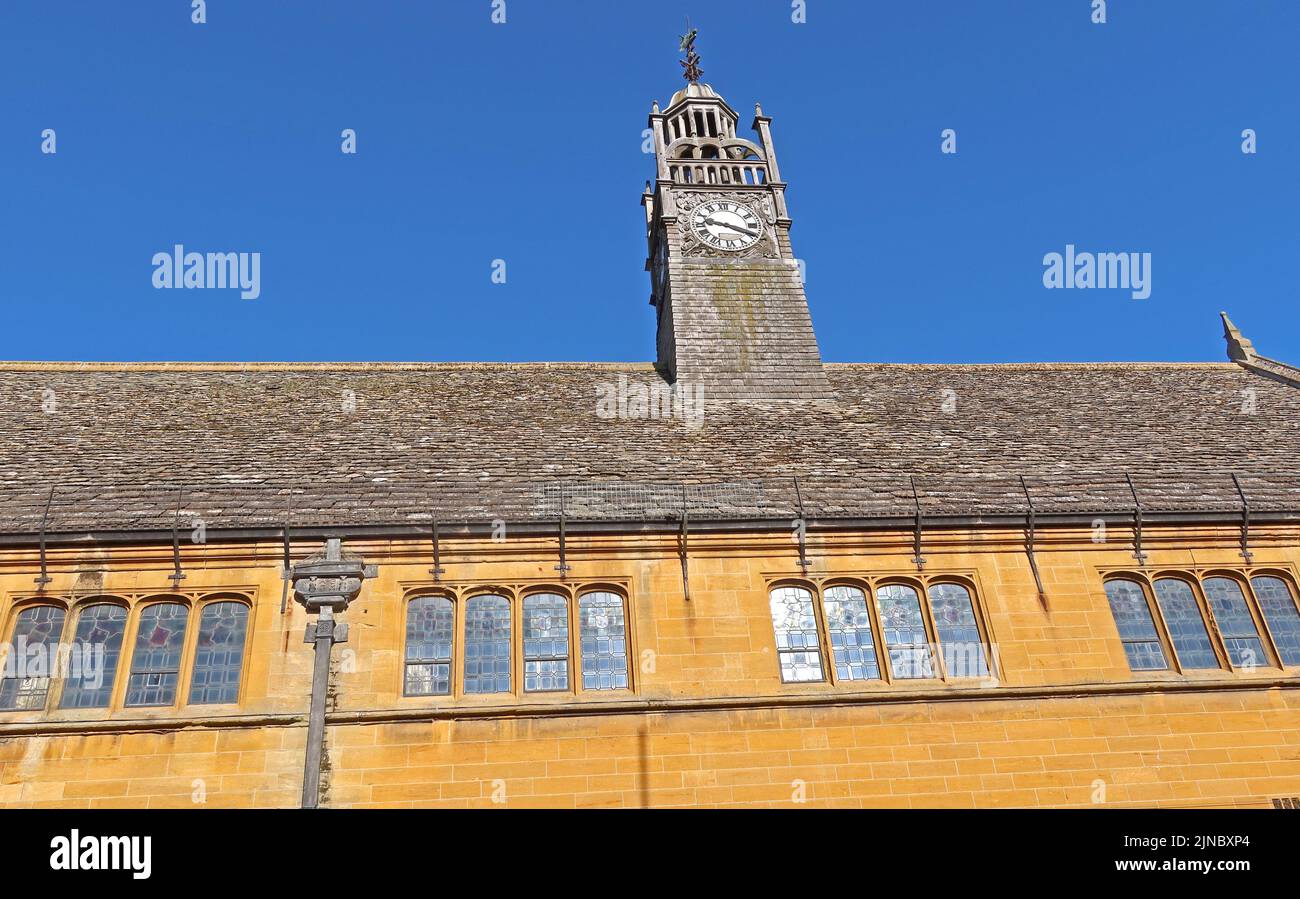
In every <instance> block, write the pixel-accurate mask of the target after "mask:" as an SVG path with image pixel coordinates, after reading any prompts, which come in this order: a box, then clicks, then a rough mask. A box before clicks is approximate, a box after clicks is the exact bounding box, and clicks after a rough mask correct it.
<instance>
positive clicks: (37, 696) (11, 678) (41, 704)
mask: <svg viewBox="0 0 1300 899" xmlns="http://www.w3.org/2000/svg"><path fill="white" fill-rule="evenodd" d="M66 614H67V613H65V612H64V610H63V609H60V608H58V607H57V606H29V607H28V608H26V609H23V610H22V611H21V612H19V613H18V620H17V621H15V622H14V632H13V635H12V637H11V639H10V642H9V652H8V653H7V654H6V656H5V660H4V679H3V680H0V709H5V710H7V711H15V710H19V709H25V710H26V709H43V708H45V699H46V697H47V696H48V695H49V692H50V676H51V674H52V673H53V669H54V667H55V664H56V662H57V656H58V648H59V638H60V637H61V636H63V620H64V618H65V616H66Z"/></svg>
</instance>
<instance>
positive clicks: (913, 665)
mask: <svg viewBox="0 0 1300 899" xmlns="http://www.w3.org/2000/svg"><path fill="white" fill-rule="evenodd" d="M876 597H877V599H878V600H879V606H880V625H881V627H882V628H883V629H884V638H885V651H886V653H887V654H888V656H889V670H890V672H891V673H892V674H893V675H894V677H896V678H899V679H909V678H929V677H934V676H935V675H934V656H933V653H931V651H930V639H929V637H928V636H927V634H926V630H925V618H924V617H923V616H922V614H921V598H920V596H918V595H917V592H916V589H915V588H914V587H911V586H909V585H907V584H887V585H886V586H884V587H881V588H880V589H878V590H877V591H876Z"/></svg>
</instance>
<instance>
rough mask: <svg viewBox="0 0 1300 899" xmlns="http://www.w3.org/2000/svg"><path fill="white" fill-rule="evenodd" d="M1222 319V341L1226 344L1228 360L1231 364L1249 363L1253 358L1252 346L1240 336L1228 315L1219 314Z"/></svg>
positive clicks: (1253, 350) (1253, 349) (1224, 313)
mask: <svg viewBox="0 0 1300 899" xmlns="http://www.w3.org/2000/svg"><path fill="white" fill-rule="evenodd" d="M1219 316H1220V317H1221V318H1222V319H1223V339H1224V340H1226V341H1227V342H1228V358H1229V359H1231V360H1232V361H1233V362H1249V361H1251V360H1252V359H1254V358H1255V347H1254V345H1253V344H1252V343H1251V342H1250V341H1249V340H1247V339H1246V338H1245V337H1243V336H1242V334H1241V332H1240V331H1238V330H1237V326H1236V325H1234V324H1233V323H1232V319H1230V318H1228V313H1226V312H1220V313H1219Z"/></svg>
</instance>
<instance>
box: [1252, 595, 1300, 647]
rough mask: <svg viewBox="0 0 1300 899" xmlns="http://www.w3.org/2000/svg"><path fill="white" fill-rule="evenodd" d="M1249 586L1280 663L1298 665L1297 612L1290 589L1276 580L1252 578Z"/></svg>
mask: <svg viewBox="0 0 1300 899" xmlns="http://www.w3.org/2000/svg"><path fill="white" fill-rule="evenodd" d="M1250 583H1251V586H1253V587H1254V588H1255V598H1256V599H1258V600H1259V608H1260V611H1261V612H1263V613H1264V621H1265V622H1266V623H1267V624H1268V629H1269V631H1271V632H1272V634H1273V645H1274V646H1276V647H1277V651H1278V655H1280V656H1281V657H1282V664H1283V665H1300V612H1297V611H1296V604H1295V598H1294V597H1292V596H1291V589H1290V588H1289V587H1288V586H1287V585H1286V581H1284V580H1282V579H1281V578H1277V577H1257V578H1252V579H1251V582H1250Z"/></svg>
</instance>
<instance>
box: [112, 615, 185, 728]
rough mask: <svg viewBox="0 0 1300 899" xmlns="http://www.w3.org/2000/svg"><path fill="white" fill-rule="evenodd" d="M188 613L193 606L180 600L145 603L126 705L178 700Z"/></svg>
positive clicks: (154, 703) (136, 641)
mask: <svg viewBox="0 0 1300 899" xmlns="http://www.w3.org/2000/svg"><path fill="white" fill-rule="evenodd" d="M189 616H190V610H189V609H188V608H187V607H185V606H183V605H181V604H180V603H171V602H160V603H154V604H153V605H150V606H145V607H144V610H143V611H142V612H141V613H140V630H139V631H138V632H137V633H136V635H135V649H134V651H133V652H132V654H131V676H130V678H129V679H128V680H127V682H126V704H127V705H171V704H172V703H173V702H175V701H176V683H177V681H178V680H180V670H181V650H182V649H183V647H184V645H185V625H186V623H187V622H188V621H189Z"/></svg>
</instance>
